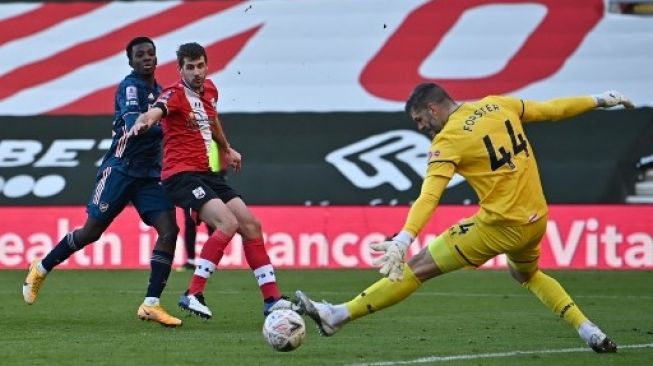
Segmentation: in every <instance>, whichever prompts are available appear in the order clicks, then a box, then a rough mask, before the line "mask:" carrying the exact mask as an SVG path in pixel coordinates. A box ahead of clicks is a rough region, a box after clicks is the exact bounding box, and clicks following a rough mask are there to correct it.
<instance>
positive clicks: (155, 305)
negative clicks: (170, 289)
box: [132, 179, 182, 327]
mask: <svg viewBox="0 0 653 366" xmlns="http://www.w3.org/2000/svg"><path fill="white" fill-rule="evenodd" d="M132 203H133V204H134V207H135V208H136V210H137V211H138V213H139V215H140V217H141V219H142V220H143V222H145V223H146V224H147V225H149V226H152V227H154V229H155V230H156V232H157V239H156V244H155V245H154V249H153V250H152V256H151V257H150V278H149V281H148V287H147V292H146V294H145V299H144V300H143V303H142V304H141V305H140V306H139V308H138V311H137V315H138V317H139V318H140V319H142V320H151V321H156V322H158V323H160V324H162V325H164V326H167V327H178V326H181V324H182V322H181V320H180V319H177V318H175V317H173V316H171V315H170V314H168V312H167V311H166V310H165V309H164V308H163V307H162V306H161V303H160V298H161V293H163V289H164V288H165V285H166V283H167V281H168V277H169V276H170V269H171V268H172V260H173V258H174V254H175V246H176V242H177V234H179V227H178V226H177V221H176V217H175V208H174V206H173V205H172V203H170V201H169V200H168V199H167V198H166V197H165V195H164V194H163V190H162V189H161V186H160V185H159V184H158V180H156V179H144V180H143V185H142V186H141V187H140V188H139V190H138V191H136V192H134V194H133V195H132Z"/></svg>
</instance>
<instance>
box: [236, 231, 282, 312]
mask: <svg viewBox="0 0 653 366" xmlns="http://www.w3.org/2000/svg"><path fill="white" fill-rule="evenodd" d="M243 251H244V252H245V259H246V260H247V263H248V264H249V268H251V269H252V271H254V277H256V280H257V281H258V286H259V288H260V289H261V295H263V300H266V299H269V298H274V299H278V298H280V297H281V292H280V291H279V287H278V286H277V279H276V277H275V274H274V267H272V264H270V257H268V252H267V251H266V250H265V246H264V245H263V239H262V238H257V239H251V240H243Z"/></svg>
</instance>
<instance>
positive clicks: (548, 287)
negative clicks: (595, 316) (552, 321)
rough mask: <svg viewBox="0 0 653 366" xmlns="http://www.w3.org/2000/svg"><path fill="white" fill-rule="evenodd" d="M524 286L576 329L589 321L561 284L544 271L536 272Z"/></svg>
mask: <svg viewBox="0 0 653 366" xmlns="http://www.w3.org/2000/svg"><path fill="white" fill-rule="evenodd" d="M523 286H524V287H526V288H527V289H529V290H530V291H531V292H532V293H533V294H535V296H537V297H538V298H539V299H540V301H542V303H544V305H546V306H547V307H548V308H549V309H551V310H552V311H553V312H554V313H556V314H558V315H559V316H560V317H561V318H562V319H564V320H565V321H566V322H567V323H569V324H571V325H572V326H573V327H574V329H578V327H580V325H581V323H583V322H585V321H587V318H586V317H585V315H583V312H582V311H580V309H579V308H578V306H576V304H575V303H574V301H573V300H572V299H571V297H570V296H569V294H567V291H565V289H564V288H562V286H561V285H560V283H558V281H556V280H555V279H553V278H551V277H549V276H547V275H545V274H544V273H542V271H539V270H538V271H537V272H535V274H534V275H533V277H531V279H530V280H528V282H526V283H524V284H523Z"/></svg>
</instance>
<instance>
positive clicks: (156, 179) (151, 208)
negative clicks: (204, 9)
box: [23, 37, 182, 327]
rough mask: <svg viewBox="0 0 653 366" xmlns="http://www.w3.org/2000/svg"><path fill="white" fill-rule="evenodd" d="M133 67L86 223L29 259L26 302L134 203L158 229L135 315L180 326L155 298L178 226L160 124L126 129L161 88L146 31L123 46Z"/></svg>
mask: <svg viewBox="0 0 653 366" xmlns="http://www.w3.org/2000/svg"><path fill="white" fill-rule="evenodd" d="M126 52H127V58H128V59H129V65H130V66H131V67H132V69H133V71H132V72H131V73H130V74H129V75H127V76H126V77H125V79H124V80H123V81H122V82H121V83H120V85H119V86H118V89H117V90H116V95H115V111H116V112H115V118H114V121H113V142H112V144H111V148H110V149H109V151H107V153H106V155H105V156H104V159H103V161H102V164H101V165H100V168H99V170H98V174H97V178H96V184H95V188H94V189H93V192H92V194H91V198H90V200H89V203H88V206H87V209H86V212H87V214H88V217H87V219H86V222H85V223H84V226H83V227H81V228H79V229H77V230H74V231H72V232H70V233H68V234H66V236H65V237H63V238H62V239H61V241H60V242H59V243H58V244H57V245H56V246H55V247H54V248H53V249H52V251H50V253H48V255H46V256H45V258H43V260H41V261H34V262H32V264H31V265H30V268H29V273H28V275H27V278H26V279H25V283H24V285H23V297H24V299H25V302H27V303H28V304H33V303H34V302H35V301H36V298H37V296H38V293H39V289H40V288H41V286H42V285H43V281H45V278H46V275H47V274H48V273H49V272H50V271H52V270H53V269H54V267H56V266H57V265H59V264H60V263H61V262H63V261H65V260H66V259H68V257H70V256H71V255H72V254H73V253H74V252H76V251H78V250H80V249H82V248H84V246H86V245H88V244H90V243H93V242H94V241H96V240H98V238H99V237H100V235H102V233H103V232H104V231H105V230H106V229H107V227H108V226H109V225H110V224H111V222H112V221H113V219H114V218H115V217H116V216H118V214H120V213H121V212H122V211H123V210H124V209H125V207H126V206H127V204H128V203H130V202H131V203H132V204H133V205H134V207H135V208H136V210H137V211H138V214H139V215H140V217H141V219H142V220H143V221H144V222H145V223H146V224H148V225H150V226H153V227H154V228H155V229H156V231H157V234H158V239H157V241H156V245H155V247H154V250H153V252H152V257H151V259H150V265H151V272H150V280H149V286H148V288H147V294H146V297H145V300H144V302H143V304H142V305H141V306H140V307H139V309H138V312H137V315H138V317H139V318H141V319H143V320H151V321H156V322H159V323H161V324H162V325H165V326H169V327H178V326H181V324H182V322H181V320H179V319H177V318H175V317H173V316H171V315H170V314H168V313H167V312H166V310H165V309H163V308H162V307H161V305H160V304H159V297H160V296H161V293H162V292H163V289H164V287H165V284H166V281H167V279H168V276H169V274H170V268H171V265H172V259H173V256H174V252H175V243H176V240H177V234H178V232H179V228H178V227H177V223H176V219H175V211H174V206H173V205H172V203H171V202H170V201H169V200H168V198H166V196H165V195H164V193H163V189H162V187H161V184H160V175H161V137H162V131H161V127H160V126H159V125H158V124H156V125H154V126H152V128H150V129H149V130H148V131H147V133H145V134H142V135H140V136H132V135H130V134H129V130H130V129H131V128H132V126H133V125H134V122H135V121H136V118H137V117H138V115H139V114H140V113H142V112H146V111H147V110H148V109H149V107H150V105H151V104H153V103H154V102H155V101H156V99H157V97H158V96H159V94H160V93H161V86H160V85H159V84H157V82H156V80H155V78H154V72H155V69H156V61H157V59H156V47H155V45H154V42H153V41H152V40H151V39H149V38H147V37H137V38H134V39H133V40H131V41H130V42H129V44H128V45H127V47H126Z"/></svg>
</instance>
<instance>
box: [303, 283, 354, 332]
mask: <svg viewBox="0 0 653 366" xmlns="http://www.w3.org/2000/svg"><path fill="white" fill-rule="evenodd" d="M295 297H296V298H297V303H298V305H299V307H300V309H301V311H302V312H303V313H304V314H306V315H308V316H309V317H310V318H311V319H313V321H315V324H316V325H317V330H318V331H319V332H320V335H323V336H325V337H330V336H332V335H334V334H335V333H336V332H337V331H338V330H340V328H342V326H343V325H345V323H346V321H347V320H349V319H348V318H346V319H342V320H340V321H338V319H337V315H336V309H335V306H333V305H331V304H329V303H327V302H321V303H320V302H316V301H313V300H311V299H309V298H308V296H306V294H304V293H303V292H302V291H300V290H297V291H296V292H295Z"/></svg>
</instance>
